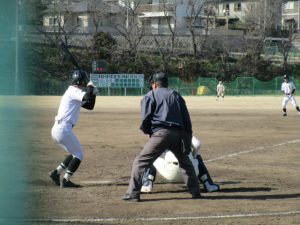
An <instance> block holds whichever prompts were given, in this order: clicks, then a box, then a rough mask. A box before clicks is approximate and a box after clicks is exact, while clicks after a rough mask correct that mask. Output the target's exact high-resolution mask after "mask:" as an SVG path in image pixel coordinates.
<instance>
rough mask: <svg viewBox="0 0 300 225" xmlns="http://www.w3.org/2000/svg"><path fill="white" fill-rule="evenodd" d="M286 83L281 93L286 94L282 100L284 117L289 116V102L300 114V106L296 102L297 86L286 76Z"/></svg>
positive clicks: (282, 86) (283, 84)
mask: <svg viewBox="0 0 300 225" xmlns="http://www.w3.org/2000/svg"><path fill="white" fill-rule="evenodd" d="M283 78H284V82H283V83H282V85H281V91H282V92H283V93H284V97H283V100H282V110H283V116H287V113H286V106H287V104H288V102H289V101H290V102H291V103H292V105H293V106H294V107H296V110H297V111H298V113H299V114H300V109H299V105H298V104H297V102H296V99H295V97H294V93H295V91H296V87H295V84H294V83H293V81H290V80H289V76H288V75H284V77H283Z"/></svg>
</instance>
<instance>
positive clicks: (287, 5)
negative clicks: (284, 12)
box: [284, 2, 294, 9]
mask: <svg viewBox="0 0 300 225" xmlns="http://www.w3.org/2000/svg"><path fill="white" fill-rule="evenodd" d="M284 9H294V2H287V3H286V4H284Z"/></svg>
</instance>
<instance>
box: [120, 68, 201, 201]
mask: <svg viewBox="0 0 300 225" xmlns="http://www.w3.org/2000/svg"><path fill="white" fill-rule="evenodd" d="M151 89H152V90H151V91H149V92H148V93H147V94H146V96H145V97H144V98H143V99H142V101H141V117H142V123H141V126H140V129H141V130H142V131H143V132H144V133H145V134H148V135H150V139H149V141H148V142H147V143H146V144H145V146H144V148H143V150H142V151H141V152H140V154H139V155H138V156H137V157H136V158H135V160H134V162H133V165H132V171H131V178H130V181H129V186H128V189H127V192H126V194H125V195H124V196H123V197H122V199H123V200H125V201H133V202H138V201H140V190H141V187H142V177H143V173H144V171H145V168H148V167H149V166H150V165H152V164H153V162H154V161H155V160H156V159H157V158H158V157H159V156H160V155H161V154H162V153H163V152H164V151H165V150H166V149H170V150H171V151H172V152H173V153H174V155H175V156H176V158H177V159H178V161H179V165H180V167H181V171H182V173H183V178H184V181H185V184H186V185H187V188H188V192H189V193H191V194H192V198H200V197H201V195H200V188H199V184H198V179H197V176H196V173H195V170H194V167H193V165H192V162H191V161H190V159H189V157H188V154H189V152H190V145H191V139H192V124H191V120H190V116H189V113H188V110H187V107H186V104H185V101H184V99H183V98H182V97H181V96H180V95H179V94H178V93H177V92H176V91H174V90H171V89H169V88H168V78H167V76H166V75H165V74H164V73H161V72H160V73H156V74H154V75H153V76H152V79H151Z"/></svg>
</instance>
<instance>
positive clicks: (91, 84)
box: [86, 81, 96, 88]
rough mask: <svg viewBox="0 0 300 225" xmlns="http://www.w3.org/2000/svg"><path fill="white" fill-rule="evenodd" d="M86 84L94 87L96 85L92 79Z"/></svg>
mask: <svg viewBox="0 0 300 225" xmlns="http://www.w3.org/2000/svg"><path fill="white" fill-rule="evenodd" d="M86 86H92V87H93V88H96V85H94V84H93V82H92V81H90V82H88V84H87V85H86Z"/></svg>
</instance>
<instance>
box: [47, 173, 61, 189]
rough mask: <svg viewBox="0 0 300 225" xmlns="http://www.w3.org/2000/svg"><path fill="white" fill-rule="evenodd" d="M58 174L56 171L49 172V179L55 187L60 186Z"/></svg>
mask: <svg viewBox="0 0 300 225" xmlns="http://www.w3.org/2000/svg"><path fill="white" fill-rule="evenodd" d="M59 176H60V175H59V174H58V173H57V170H56V169H55V170H53V171H51V172H49V177H50V179H51V180H52V181H53V183H54V184H55V185H57V186H60V179H59Z"/></svg>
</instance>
